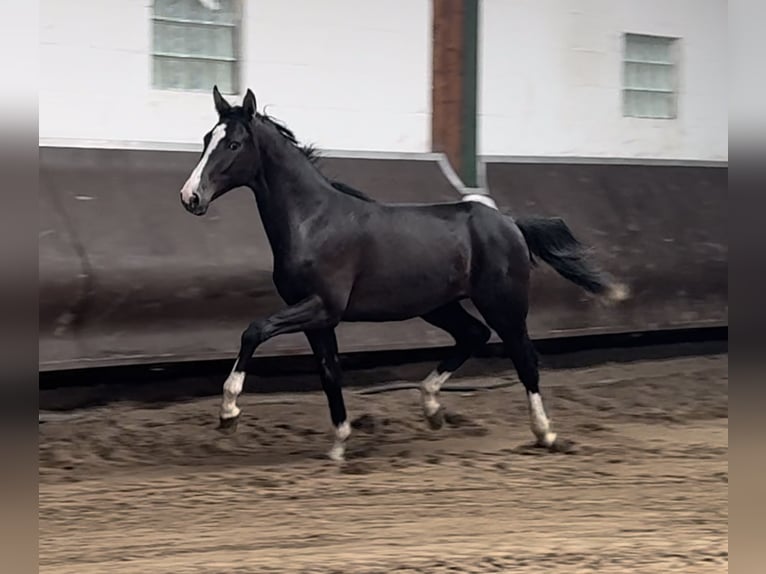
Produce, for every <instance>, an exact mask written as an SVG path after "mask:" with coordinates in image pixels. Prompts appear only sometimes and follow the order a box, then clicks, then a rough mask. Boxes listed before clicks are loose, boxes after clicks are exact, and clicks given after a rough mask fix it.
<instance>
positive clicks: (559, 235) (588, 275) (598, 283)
mask: <svg viewBox="0 0 766 574" xmlns="http://www.w3.org/2000/svg"><path fill="white" fill-rule="evenodd" d="M514 220H515V222H516V225H518V226H519V229H521V232H522V233H523V234H524V238H525V239H526V241H527V246H528V247H529V251H530V259H531V261H532V264H535V259H534V256H535V255H536V256H538V257H539V258H540V259H542V260H543V261H545V262H546V263H547V264H548V265H550V266H551V267H553V269H555V270H556V272H558V274H559V275H561V276H562V277H564V278H566V279H569V281H571V282H572V283H574V284H575V285H578V286H579V287H582V288H583V289H585V290H586V291H588V292H590V293H593V294H595V295H598V296H600V297H605V298H606V299H609V300H612V301H623V300H625V299H627V298H628V296H629V293H628V288H627V286H625V285H623V284H621V283H617V282H616V281H614V279H612V277H610V276H609V275H608V274H607V273H604V272H603V271H600V270H599V269H597V268H596V267H594V266H593V265H592V264H591V262H590V261H588V259H587V257H586V255H587V254H586V250H585V247H584V246H583V245H582V244H581V243H580V242H579V241H577V238H575V236H574V235H573V234H572V231H571V230H570V229H569V227H568V226H567V224H566V223H564V220H563V219H561V218H560V217H519V218H514Z"/></svg>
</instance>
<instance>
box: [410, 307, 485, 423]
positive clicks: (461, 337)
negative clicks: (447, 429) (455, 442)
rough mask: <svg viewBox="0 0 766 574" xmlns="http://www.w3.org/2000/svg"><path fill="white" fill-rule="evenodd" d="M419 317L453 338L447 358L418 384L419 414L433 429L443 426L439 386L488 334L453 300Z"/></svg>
mask: <svg viewBox="0 0 766 574" xmlns="http://www.w3.org/2000/svg"><path fill="white" fill-rule="evenodd" d="M422 318H423V319H424V320H425V321H427V322H428V323H430V324H431V325H434V326H435V327H439V328H440V329H444V330H445V331H447V332H448V333H449V334H450V335H452V338H453V339H455V346H454V347H453V349H452V352H451V353H450V355H449V356H447V358H446V359H444V360H443V361H442V362H441V363H439V364H438V365H437V366H436V368H435V369H434V370H433V371H431V373H430V374H429V375H428V376H427V377H426V378H425V379H424V380H423V381H422V382H421V383H420V396H421V399H422V404H423V414H425V417H426V420H427V421H428V424H429V425H430V426H431V428H434V429H437V428H440V427H441V426H442V425H443V424H444V416H443V412H442V409H441V405H440V404H439V400H438V396H439V390H440V389H441V386H442V385H443V384H444V383H445V382H446V381H447V379H449V378H450V376H451V375H452V373H454V372H455V371H456V370H458V369H459V368H460V366H461V365H463V363H465V362H466V361H467V360H468V359H469V358H470V357H471V355H473V354H474V353H475V352H476V351H477V350H478V349H480V348H481V347H482V345H484V344H485V343H486V342H487V341H488V340H489V337H490V335H491V332H490V330H489V329H488V328H487V326H486V325H484V324H483V323H482V322H481V321H479V320H478V319H476V318H475V317H473V316H472V315H471V314H470V313H468V311H466V310H465V309H463V307H462V306H461V305H460V303H459V302H457V301H455V302H453V303H449V304H448V305H445V306H444V307H439V308H438V309H436V310H434V311H431V312H430V313H428V314H426V315H423V317H422Z"/></svg>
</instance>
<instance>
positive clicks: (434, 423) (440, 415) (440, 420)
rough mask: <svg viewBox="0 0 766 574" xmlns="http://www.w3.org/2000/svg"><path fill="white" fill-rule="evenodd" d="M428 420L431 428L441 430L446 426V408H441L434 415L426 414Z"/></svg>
mask: <svg viewBox="0 0 766 574" xmlns="http://www.w3.org/2000/svg"><path fill="white" fill-rule="evenodd" d="M426 422H428V427H429V428H430V429H431V430H439V429H440V428H442V427H443V426H444V409H441V408H440V409H439V410H438V411H436V412H435V413H434V414H432V415H430V416H429V415H426Z"/></svg>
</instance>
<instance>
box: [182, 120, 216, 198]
mask: <svg viewBox="0 0 766 574" xmlns="http://www.w3.org/2000/svg"><path fill="white" fill-rule="evenodd" d="M225 137H226V124H218V125H217V126H215V127H214V128H213V133H212V134H211V136H210V143H209V144H208V146H207V149H205V153H204V154H202V159H200V160H199V163H198V164H197V167H195V168H194V171H192V172H191V175H190V176H189V179H187V180H186V183H184V186H183V187H182V188H181V200H182V201H183V202H184V203H189V200H190V199H191V196H192V194H194V193H196V192H197V191H199V184H200V181H201V180H202V172H203V171H204V169H205V166H206V165H207V162H208V160H209V159H210V154H212V153H213V150H215V148H217V147H218V144H219V143H221V140H223V138H225Z"/></svg>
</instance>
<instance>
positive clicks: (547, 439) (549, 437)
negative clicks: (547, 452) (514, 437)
mask: <svg viewBox="0 0 766 574" xmlns="http://www.w3.org/2000/svg"><path fill="white" fill-rule="evenodd" d="M528 398H529V419H530V423H531V426H532V432H533V433H534V435H535V436H536V437H537V440H538V441H539V442H540V443H541V444H543V445H545V446H551V445H552V444H553V443H554V442H555V441H556V433H554V432H551V427H550V422H549V421H548V417H547V416H546V414H545V409H544V408H543V399H542V397H541V396H540V393H528Z"/></svg>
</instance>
